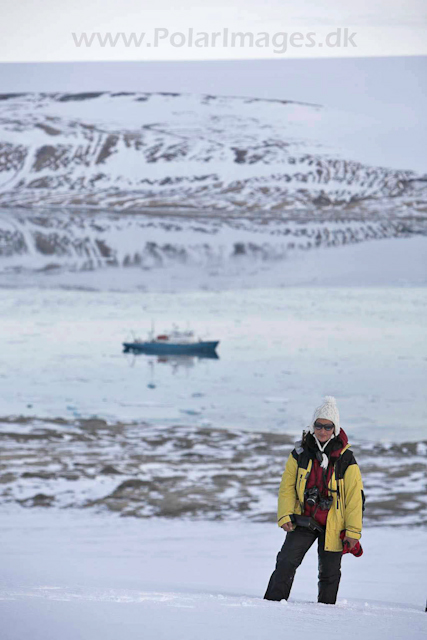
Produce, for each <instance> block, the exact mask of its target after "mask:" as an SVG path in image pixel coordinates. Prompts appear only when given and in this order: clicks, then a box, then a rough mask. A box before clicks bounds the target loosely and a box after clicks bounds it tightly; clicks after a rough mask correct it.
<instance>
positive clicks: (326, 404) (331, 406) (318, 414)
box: [310, 396, 341, 436]
mask: <svg viewBox="0 0 427 640" xmlns="http://www.w3.org/2000/svg"><path fill="white" fill-rule="evenodd" d="M317 418H323V419H324V420H330V421H331V422H333V423H334V425H335V429H334V434H335V435H336V436H338V435H339V432H340V431H341V427H340V414H339V411H338V407H337V401H336V400H335V398H334V396H325V399H324V401H323V403H322V404H321V405H320V406H319V407H317V408H316V409H315V410H314V413H313V419H312V421H311V424H310V431H311V433H314V423H315V422H316V420H317Z"/></svg>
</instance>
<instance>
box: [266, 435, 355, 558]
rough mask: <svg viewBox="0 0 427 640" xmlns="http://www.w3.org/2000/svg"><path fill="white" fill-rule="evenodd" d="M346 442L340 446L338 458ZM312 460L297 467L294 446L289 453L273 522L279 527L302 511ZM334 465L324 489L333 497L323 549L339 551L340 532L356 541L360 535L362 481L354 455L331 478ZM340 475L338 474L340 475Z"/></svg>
mask: <svg viewBox="0 0 427 640" xmlns="http://www.w3.org/2000/svg"><path fill="white" fill-rule="evenodd" d="M349 446H350V445H346V446H345V447H343V449H342V451H341V454H340V458H341V457H342V455H343V453H344V452H345V451H347V449H348V448H349ZM312 464H313V461H312V460H311V459H309V460H308V463H305V464H304V466H303V467H299V466H298V455H297V453H296V450H295V449H294V450H293V451H292V453H290V454H289V458H288V461H287V463H286V467H285V471H284V472H283V475H282V480H281V483H280V488H279V501H278V508H277V524H278V525H279V527H281V526H282V525H283V524H285V523H286V522H290V521H291V518H290V516H291V515H292V514H302V513H303V512H304V492H305V485H306V483H307V479H308V477H309V475H310V471H311V467H312ZM335 473H336V472H335V468H334V471H333V473H332V476H331V479H330V482H329V484H328V488H329V489H330V490H331V493H332V496H333V502H332V506H331V508H330V510H329V513H328V518H327V520H326V535H325V551H342V549H343V545H342V540H341V539H340V533H341V531H342V530H345V535H346V536H348V537H349V538H356V539H357V540H358V539H359V538H360V537H361V535H362V511H363V503H364V494H363V483H362V476H361V474H360V469H359V467H358V465H357V463H356V460H355V459H354V457H353V456H352V457H351V462H350V464H349V465H348V467H347V468H346V470H345V471H344V474H343V477H338V482H337V479H336V477H335ZM340 475H341V474H338V476H340Z"/></svg>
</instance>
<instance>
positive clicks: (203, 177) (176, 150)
mask: <svg viewBox="0 0 427 640" xmlns="http://www.w3.org/2000/svg"><path fill="white" fill-rule="evenodd" d="M0 98H1V100H0V125H1V128H0V190H1V195H0V204H2V205H6V206H16V205H20V206H22V205H25V206H34V205H50V206H52V205H67V206H72V207H77V206H83V205H84V206H89V207H96V208H99V207H104V208H109V209H117V210H121V211H122V210H129V209H130V210H140V209H142V208H144V207H159V206H178V207H193V208H201V209H207V208H208V209H210V210H229V211H231V210H244V211H248V210H249V211H254V210H263V211H265V210H270V211H274V212H283V211H292V212H295V211H311V212H313V211H315V210H316V209H317V208H318V207H328V206H332V207H333V208H337V207H338V208H339V210H341V209H344V210H350V211H351V212H352V213H353V214H356V213H358V214H359V216H360V215H362V214H366V213H370V215H372V214H373V213H375V212H376V210H377V209H378V207H379V208H380V209H381V210H384V209H387V208H389V207H390V203H392V206H393V210H394V211H396V210H397V211H401V212H404V214H405V215H411V214H412V215H413V214H415V215H416V214H417V213H418V212H419V211H421V212H422V213H423V214H424V208H425V201H426V184H427V183H426V181H425V177H423V176H421V175H418V174H416V173H415V172H413V171H405V170H402V171H399V170H395V169H387V168H383V167H375V166H369V165H365V164H362V163H360V162H356V161H353V160H351V159H349V157H348V156H347V155H345V153H344V152H343V149H341V148H340V147H339V145H337V142H336V140H337V136H336V135H335V136H332V135H331V132H332V130H334V131H335V132H336V131H337V130H338V131H342V132H343V133H344V132H346V131H347V130H348V129H349V128H352V127H353V128H354V127H355V126H357V127H361V129H362V130H363V122H362V123H360V122H359V121H358V120H360V119H362V120H363V116H360V115H359V116H354V118H349V117H348V114H346V113H344V112H338V111H334V110H331V109H326V108H324V107H321V106H319V105H314V104H304V103H295V102H290V101H287V100H265V99H258V98H239V97H231V96H227V97H224V96H223V97H221V96H215V95H206V94H203V95H197V94H182V93H157V94H155V93H126V92H121V93H108V92H104V93H80V94H63V93H56V94H3V95H1V96H0ZM338 139H339V136H338ZM332 140H335V142H332Z"/></svg>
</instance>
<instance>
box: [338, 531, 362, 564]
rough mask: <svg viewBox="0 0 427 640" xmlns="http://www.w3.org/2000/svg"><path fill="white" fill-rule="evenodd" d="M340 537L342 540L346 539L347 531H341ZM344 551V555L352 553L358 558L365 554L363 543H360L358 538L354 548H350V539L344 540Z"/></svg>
mask: <svg viewBox="0 0 427 640" xmlns="http://www.w3.org/2000/svg"><path fill="white" fill-rule="evenodd" d="M340 538H341V540H344V538H345V531H341V533H340ZM342 553H343V555H344V554H345V553H352V554H353V555H354V556H356V558H360V556H361V555H362V554H363V549H362V545H361V544H360V542H359V540H357V542H356V544H355V545H353V548H352V549H350V543H349V542H348V540H344V543H343V550H342Z"/></svg>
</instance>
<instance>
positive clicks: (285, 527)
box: [282, 522, 356, 542]
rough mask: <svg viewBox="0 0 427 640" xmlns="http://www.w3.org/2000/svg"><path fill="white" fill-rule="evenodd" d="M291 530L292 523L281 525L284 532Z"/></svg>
mask: <svg viewBox="0 0 427 640" xmlns="http://www.w3.org/2000/svg"><path fill="white" fill-rule="evenodd" d="M293 528H294V525H293V524H292V522H285V524H282V529H283V530H284V531H292V530H293ZM355 542H356V541H355Z"/></svg>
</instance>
